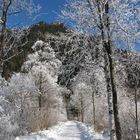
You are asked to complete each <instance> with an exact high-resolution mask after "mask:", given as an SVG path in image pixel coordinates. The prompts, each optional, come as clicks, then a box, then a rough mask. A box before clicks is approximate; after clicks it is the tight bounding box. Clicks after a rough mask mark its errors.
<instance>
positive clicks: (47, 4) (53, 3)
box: [8, 0, 66, 27]
mask: <svg viewBox="0 0 140 140" xmlns="http://www.w3.org/2000/svg"><path fill="white" fill-rule="evenodd" d="M34 2H35V3H36V4H40V6H41V7H42V8H41V10H40V11H39V13H38V14H37V15H35V16H34V18H29V17H27V15H25V14H24V13H23V14H20V15H18V16H15V17H9V19H8V26H18V27H19V26H25V25H31V24H33V23H37V22H39V21H46V22H54V21H56V20H57V17H58V16H57V15H58V14H59V13H60V9H61V8H63V6H64V4H65V3H66V0H34ZM35 17H36V18H35Z"/></svg>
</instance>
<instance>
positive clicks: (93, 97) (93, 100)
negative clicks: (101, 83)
mask: <svg viewBox="0 0 140 140" xmlns="http://www.w3.org/2000/svg"><path fill="white" fill-rule="evenodd" d="M92 108H93V126H94V128H95V126H96V116H95V115H96V114H95V94H94V91H93V92H92Z"/></svg>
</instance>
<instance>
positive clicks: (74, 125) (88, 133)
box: [15, 121, 107, 140]
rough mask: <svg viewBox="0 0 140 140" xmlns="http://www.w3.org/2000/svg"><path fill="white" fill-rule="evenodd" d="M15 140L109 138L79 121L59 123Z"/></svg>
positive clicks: (96, 139)
mask: <svg viewBox="0 0 140 140" xmlns="http://www.w3.org/2000/svg"><path fill="white" fill-rule="evenodd" d="M15 140H107V139H105V138H103V137H102V135H101V134H97V133H95V132H93V131H92V130H91V129H90V128H89V127H87V126H86V125H85V124H83V123H81V122H77V121H67V122H65V123H59V124H58V125H56V126H54V127H52V128H50V129H49V130H44V131H40V132H37V133H32V134H29V135H26V136H20V137H17V138H16V139H15Z"/></svg>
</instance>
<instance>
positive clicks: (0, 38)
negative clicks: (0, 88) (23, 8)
mask: <svg viewBox="0 0 140 140" xmlns="http://www.w3.org/2000/svg"><path fill="white" fill-rule="evenodd" d="M11 4H12V0H9V3H8V2H6V1H5V0H3V2H2V7H1V20H2V23H1V34H0V75H1V76H4V75H3V73H4V71H3V70H4V69H3V65H4V37H5V33H6V23H7V14H8V9H9V7H10V5H11Z"/></svg>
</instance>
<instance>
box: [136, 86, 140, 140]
mask: <svg viewBox="0 0 140 140" xmlns="http://www.w3.org/2000/svg"><path fill="white" fill-rule="evenodd" d="M135 115H136V139H138V140H140V136H139V122H138V102H137V89H136V88H135Z"/></svg>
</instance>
